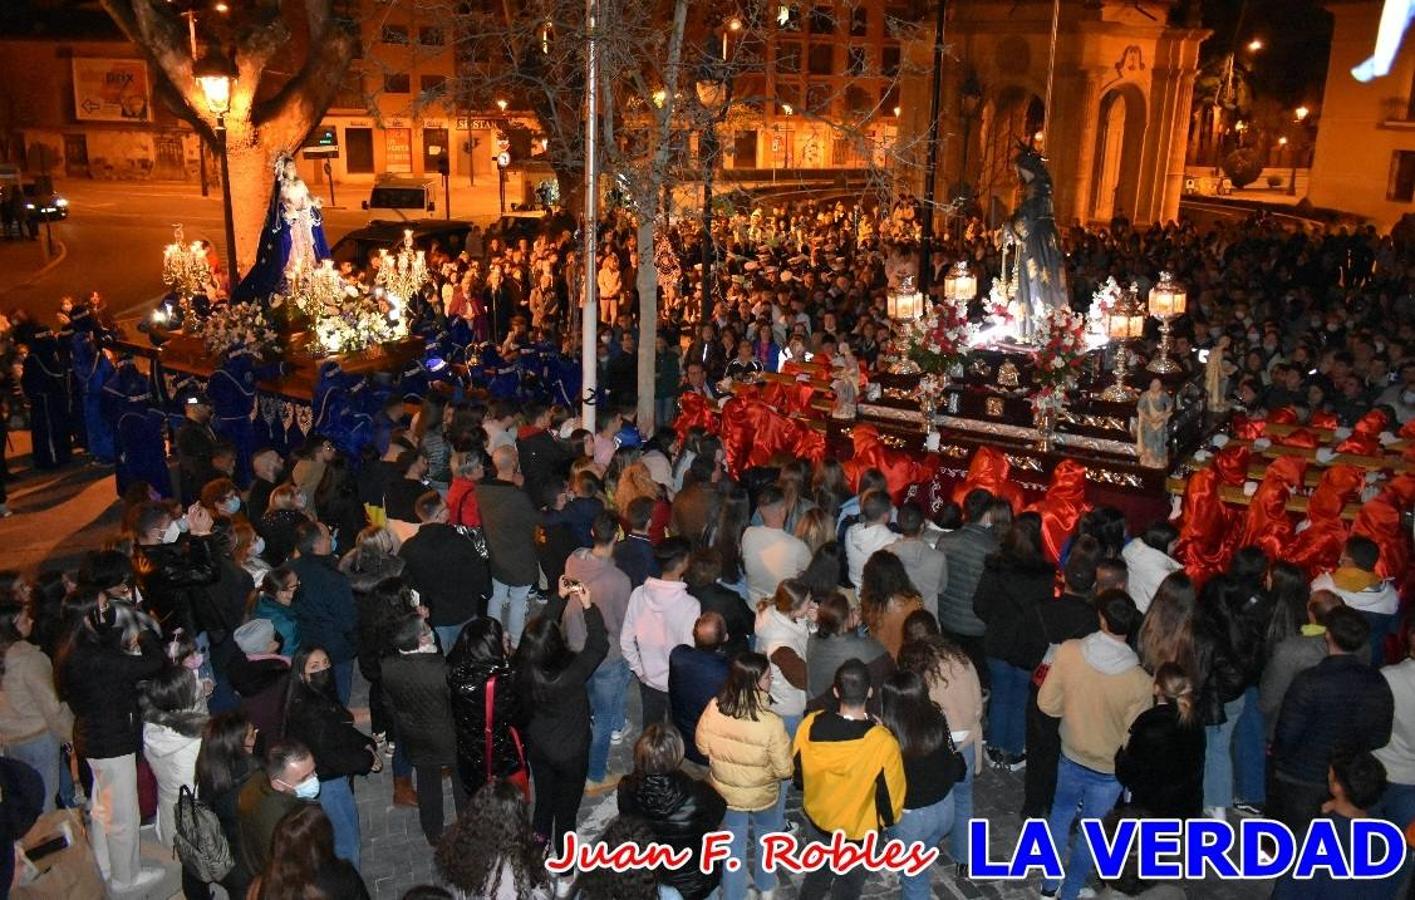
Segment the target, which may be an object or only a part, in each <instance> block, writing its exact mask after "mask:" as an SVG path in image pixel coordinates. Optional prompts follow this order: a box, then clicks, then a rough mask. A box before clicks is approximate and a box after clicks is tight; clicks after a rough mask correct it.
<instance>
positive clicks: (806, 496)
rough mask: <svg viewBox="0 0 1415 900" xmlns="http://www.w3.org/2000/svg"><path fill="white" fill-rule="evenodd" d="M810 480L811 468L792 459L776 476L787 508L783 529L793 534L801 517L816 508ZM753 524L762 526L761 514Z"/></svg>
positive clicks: (754, 519) (753, 520)
mask: <svg viewBox="0 0 1415 900" xmlns="http://www.w3.org/2000/svg"><path fill="white" fill-rule="evenodd" d="M810 479H811V469H810V466H808V465H807V464H806V463H805V462H804V461H803V460H800V459H792V460H790V461H789V462H787V463H785V464H784V465H782V467H781V470H780V471H779V472H778V473H777V476H776V486H777V487H779V488H781V497H782V501H783V502H784V504H785V507H786V524H785V525H783V526H782V527H783V528H785V529H786V530H787V531H788V532H791V533H793V534H794V533H795V531H796V526H797V524H799V523H800V521H801V517H802V516H804V515H805V514H806V513H807V512H808V511H809V510H812V509H815V508H816V504H815V501H814V500H812V499H811V490H810ZM752 524H754V525H760V524H761V518H760V514H758V516H756V517H754V518H753V519H752Z"/></svg>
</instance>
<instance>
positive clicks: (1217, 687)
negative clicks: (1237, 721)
mask: <svg viewBox="0 0 1415 900" xmlns="http://www.w3.org/2000/svg"><path fill="white" fill-rule="evenodd" d="M1194 671H1195V672H1196V673H1198V674H1197V677H1196V678H1195V681H1196V682H1197V683H1198V685H1199V689H1198V691H1197V694H1198V703H1197V705H1196V710H1197V712H1198V717H1199V722H1200V724H1203V725H1222V724H1223V723H1225V722H1227V721H1228V716H1227V715H1225V714H1224V711H1223V705H1224V704H1225V703H1231V702H1233V701H1234V700H1237V699H1238V698H1239V697H1241V696H1243V689H1244V688H1245V687H1246V686H1247V678H1246V675H1247V668H1246V666H1245V665H1244V663H1243V662H1242V661H1241V659H1240V657H1239V656H1238V655H1237V653H1235V651H1234V648H1233V647H1232V646H1230V644H1229V642H1228V637H1227V635H1223V634H1220V633H1219V632H1218V629H1217V628H1216V627H1215V625H1214V624H1213V623H1212V622H1211V621H1210V620H1209V619H1208V618H1207V617H1205V616H1199V617H1197V618H1196V620H1195V622H1194Z"/></svg>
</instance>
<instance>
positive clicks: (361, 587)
mask: <svg viewBox="0 0 1415 900" xmlns="http://www.w3.org/2000/svg"><path fill="white" fill-rule="evenodd" d="M404 568H405V562H404V560H403V558H402V557H401V556H399V555H398V538H397V536H396V535H394V534H393V531H392V529H390V528H388V527H387V526H380V525H369V526H367V527H365V528H364V529H363V530H361V531H360V532H359V536H358V537H357V538H355V540H354V546H353V548H352V549H351V550H350V551H349V552H348V553H346V554H345V555H344V558H343V559H341V560H340V561H339V571H341V572H343V573H344V574H345V575H347V576H348V578H349V587H350V588H352V589H353V592H354V605H355V606H356V607H358V613H359V615H358V623H359V631H358V663H359V674H361V675H363V676H364V680H365V681H367V682H368V684H369V692H368V694H369V701H368V703H369V729H370V730H371V731H372V732H373V736H374V740H376V741H378V742H379V743H380V744H383V743H385V742H386V741H387V740H389V733H390V732H391V731H392V730H393V717H392V715H391V714H390V713H389V711H388V708H387V706H386V705H385V703H384V700H383V679H382V676H381V673H380V670H379V660H381V659H382V658H383V657H384V656H385V655H387V654H389V653H391V652H392V648H391V647H390V646H389V635H390V626H391V624H392V623H393V622H395V621H397V619H398V617H399V616H401V615H402V614H403V613H405V612H407V611H408V609H409V608H411V606H412V595H411V594H409V593H406V591H404V592H402V593H400V592H399V590H400V588H405V585H404V582H403V577H402V576H403V570H404ZM393 779H394V797H395V800H394V805H396V806H403V805H406V804H407V803H408V802H409V801H410V800H411V799H412V796H413V790H412V780H411V779H412V769H411V768H410V767H408V766H407V760H406V759H405V758H404V757H403V755H402V754H396V753H395V755H394V758H393Z"/></svg>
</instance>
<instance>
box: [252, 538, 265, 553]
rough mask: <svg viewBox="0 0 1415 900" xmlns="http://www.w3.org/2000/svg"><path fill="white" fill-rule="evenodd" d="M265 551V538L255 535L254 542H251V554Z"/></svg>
mask: <svg viewBox="0 0 1415 900" xmlns="http://www.w3.org/2000/svg"><path fill="white" fill-rule="evenodd" d="M264 552H265V538H263V537H261V536H260V535H256V538H255V542H254V543H252V544H251V555H253V556H260V555H261V554H262V553H264Z"/></svg>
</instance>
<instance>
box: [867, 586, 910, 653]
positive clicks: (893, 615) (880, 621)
mask: <svg viewBox="0 0 1415 900" xmlns="http://www.w3.org/2000/svg"><path fill="white" fill-rule="evenodd" d="M923 608H924V605H923V603H921V602H920V601H919V598H918V597H917V596H907V595H896V596H893V597H890V598H889V602H888V603H886V604H885V605H884V609H883V610H881V611H879V612H878V613H877V614H875V615H874V616H872V617H870V618H871V621H867V622H866V623H865V624H867V625H868V626H869V627H870V634H871V635H873V636H874V638H875V640H877V641H879V642H880V643H881V644H883V645H884V649H885V650H888V651H889V656H890V658H891V659H897V658H898V657H899V648H900V647H901V646H903V645H904V620H905V619H907V618H909V614H910V613H912V612H913V611H914V610H916V609H923Z"/></svg>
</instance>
